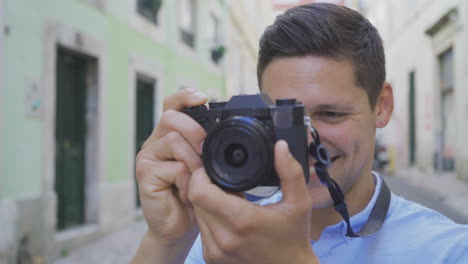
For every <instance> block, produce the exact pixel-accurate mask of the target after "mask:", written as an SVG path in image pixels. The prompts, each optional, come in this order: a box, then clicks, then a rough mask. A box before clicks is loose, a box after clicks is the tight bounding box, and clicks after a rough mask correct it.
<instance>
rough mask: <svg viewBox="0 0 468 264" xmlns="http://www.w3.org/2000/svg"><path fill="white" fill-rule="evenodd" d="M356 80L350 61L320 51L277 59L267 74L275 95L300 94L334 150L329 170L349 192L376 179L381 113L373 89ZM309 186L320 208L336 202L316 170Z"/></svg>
mask: <svg viewBox="0 0 468 264" xmlns="http://www.w3.org/2000/svg"><path fill="white" fill-rule="evenodd" d="M354 80H355V78H354V71H353V66H352V64H351V63H350V62H349V61H347V60H342V61H337V60H333V59H329V58H324V57H315V56H305V57H288V58H280V59H276V60H274V61H273V62H271V63H270V64H269V65H268V66H267V67H266V69H265V71H264V73H263V76H262V92H264V93H266V94H268V95H269V96H270V97H271V98H272V99H273V100H275V99H280V98H296V99H297V100H298V101H301V102H302V103H303V104H304V106H305V108H306V111H307V115H309V116H310V117H311V119H312V126H313V127H315V128H316V129H317V130H318V132H319V134H320V139H321V142H322V144H324V145H325V147H326V148H327V150H328V152H329V154H330V157H331V160H332V165H331V167H330V168H329V174H330V176H331V177H332V178H333V179H334V180H336V181H337V182H338V184H339V185H340V186H341V188H342V189H343V191H344V192H345V193H346V192H348V191H350V190H353V189H354V188H356V187H357V186H358V185H359V184H361V183H362V182H363V181H364V180H365V179H366V178H367V179H370V174H371V166H372V160H373V153H374V141H375V128H376V119H377V116H376V114H375V112H374V111H372V110H371V107H370V104H369V100H368V97H367V93H366V92H365V90H364V89H362V88H360V87H358V86H356V85H355V81H354ZM310 140H311V138H310V137H309V141H310ZM312 162H313V160H311V161H310V163H309V164H310V166H311V171H313V169H312V168H313V166H312V164H313V163H312ZM366 176H367V177H366ZM367 179H366V180H367ZM309 189H310V191H311V193H312V194H313V198H314V200H315V201H316V203H315V205H314V208H324V207H328V206H330V205H331V199H330V195H329V193H328V189H327V188H326V187H325V186H323V185H322V184H320V182H319V180H318V178H317V176H316V175H315V174H312V175H311V178H310V183H309Z"/></svg>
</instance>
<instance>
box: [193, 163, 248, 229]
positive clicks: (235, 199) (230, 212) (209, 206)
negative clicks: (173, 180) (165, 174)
mask: <svg viewBox="0 0 468 264" xmlns="http://www.w3.org/2000/svg"><path fill="white" fill-rule="evenodd" d="M189 184H190V186H189V200H190V201H191V203H192V204H193V205H194V206H196V207H198V208H200V209H202V210H204V211H206V212H208V213H210V214H211V215H213V216H216V217H219V218H222V219H225V220H226V221H229V222H236V221H237V222H242V221H244V220H243V219H249V215H250V214H251V213H252V212H253V211H254V210H256V208H254V207H256V206H255V204H253V203H250V202H248V201H247V200H245V199H244V198H243V196H242V195H239V194H232V193H227V192H225V191H223V190H221V189H220V188H219V187H218V186H217V185H215V184H213V183H212V182H211V180H210V179H209V177H208V175H207V174H206V172H205V170H204V169H203V168H200V169H198V170H196V171H195V173H193V174H192V176H191V178H190V183H189Z"/></svg>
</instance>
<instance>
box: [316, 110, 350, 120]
mask: <svg viewBox="0 0 468 264" xmlns="http://www.w3.org/2000/svg"><path fill="white" fill-rule="evenodd" d="M345 115H346V114H345V113H340V112H332V111H323V112H319V113H318V116H319V117H322V118H330V119H332V118H340V117H344V116H345Z"/></svg>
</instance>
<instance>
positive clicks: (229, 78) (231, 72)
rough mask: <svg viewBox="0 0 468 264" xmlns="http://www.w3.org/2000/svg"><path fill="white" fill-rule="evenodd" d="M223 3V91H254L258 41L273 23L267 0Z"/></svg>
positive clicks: (245, 92)
mask: <svg viewBox="0 0 468 264" xmlns="http://www.w3.org/2000/svg"><path fill="white" fill-rule="evenodd" d="M227 7H228V12H229V16H228V17H229V19H228V21H227V28H226V31H227V38H228V39H227V43H228V46H227V50H228V52H227V54H226V55H227V56H226V70H227V72H226V91H227V94H228V95H229V96H231V95H235V94H254V93H258V92H259V89H258V84H257V70H256V69H257V58H258V42H259V40H260V36H261V35H262V34H263V30H264V29H265V27H266V26H268V25H269V24H271V23H273V19H274V16H273V6H272V3H271V0H256V1H251V0H242V1H227Z"/></svg>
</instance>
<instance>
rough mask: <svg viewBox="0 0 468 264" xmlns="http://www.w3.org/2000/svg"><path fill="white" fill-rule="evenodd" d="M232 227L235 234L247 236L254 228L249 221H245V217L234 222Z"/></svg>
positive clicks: (253, 224)
mask: <svg viewBox="0 0 468 264" xmlns="http://www.w3.org/2000/svg"><path fill="white" fill-rule="evenodd" d="M232 225H233V228H234V230H235V231H236V233H238V234H240V235H242V234H248V233H250V232H251V231H252V230H254V228H255V223H254V222H252V221H251V220H248V219H245V217H240V218H239V219H237V220H234V222H233V223H232Z"/></svg>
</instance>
